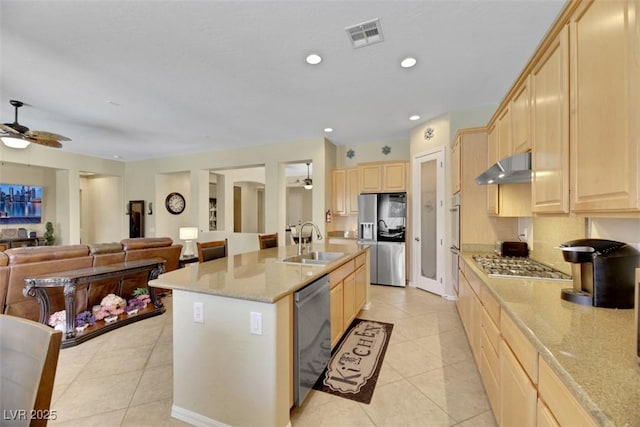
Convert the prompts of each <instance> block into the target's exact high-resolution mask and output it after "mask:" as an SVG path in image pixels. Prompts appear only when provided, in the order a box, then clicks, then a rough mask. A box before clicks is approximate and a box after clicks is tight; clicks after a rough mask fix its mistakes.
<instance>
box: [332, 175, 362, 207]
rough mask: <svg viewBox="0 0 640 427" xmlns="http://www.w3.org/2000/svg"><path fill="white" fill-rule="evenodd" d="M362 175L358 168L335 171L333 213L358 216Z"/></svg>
mask: <svg viewBox="0 0 640 427" xmlns="http://www.w3.org/2000/svg"><path fill="white" fill-rule="evenodd" d="M359 176H360V173H359V171H358V168H347V169H334V170H333V213H334V214H336V215H357V214H358V194H359V193H360V186H359Z"/></svg>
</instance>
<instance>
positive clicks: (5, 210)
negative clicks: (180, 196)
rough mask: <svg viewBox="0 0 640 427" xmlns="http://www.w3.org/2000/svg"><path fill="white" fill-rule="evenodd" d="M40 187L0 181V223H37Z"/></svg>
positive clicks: (40, 201) (39, 212)
mask: <svg viewBox="0 0 640 427" xmlns="http://www.w3.org/2000/svg"><path fill="white" fill-rule="evenodd" d="M41 220H42V187H41V186H38V185H26V184H3V183H0V224H39V223H40V222H41Z"/></svg>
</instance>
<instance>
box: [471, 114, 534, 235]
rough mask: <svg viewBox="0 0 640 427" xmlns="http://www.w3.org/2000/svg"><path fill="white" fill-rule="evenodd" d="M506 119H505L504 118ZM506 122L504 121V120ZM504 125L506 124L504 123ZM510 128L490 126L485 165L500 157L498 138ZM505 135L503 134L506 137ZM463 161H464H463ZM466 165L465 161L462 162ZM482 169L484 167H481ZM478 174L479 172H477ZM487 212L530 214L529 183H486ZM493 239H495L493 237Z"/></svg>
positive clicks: (492, 213) (494, 213) (503, 215)
mask: <svg viewBox="0 0 640 427" xmlns="http://www.w3.org/2000/svg"><path fill="white" fill-rule="evenodd" d="M505 120H506V119H505ZM505 123H506V122H505ZM505 126H506V125H505ZM510 133H511V131H510V130H504V129H503V130H502V133H501V129H500V123H499V122H498V123H497V124H495V125H493V126H491V127H490V128H489V131H488V133H487V151H486V152H487V163H486V164H487V167H489V166H493V165H494V164H495V163H496V162H497V161H498V160H500V159H501V158H503V157H505V156H503V157H500V154H499V150H500V148H499V147H500V140H501V139H502V138H503V136H502V135H503V134H504V135H510ZM506 137H507V136H505V138H506ZM463 163H464V161H463ZM464 164H465V166H466V163H464ZM483 170H484V169H483ZM478 175H479V173H478ZM484 193H485V195H486V200H487V201H486V206H487V213H488V214H489V215H490V216H500V217H523V216H531V184H530V183H520V184H505V185H497V184H488V185H486V190H485V192H484ZM494 241H495V239H494Z"/></svg>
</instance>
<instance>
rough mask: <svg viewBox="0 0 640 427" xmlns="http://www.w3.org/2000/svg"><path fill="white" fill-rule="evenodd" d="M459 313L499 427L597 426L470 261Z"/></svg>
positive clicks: (464, 263)
mask: <svg viewBox="0 0 640 427" xmlns="http://www.w3.org/2000/svg"><path fill="white" fill-rule="evenodd" d="M457 308H458V312H459V314H460V319H461V320H462V325H463V327H464V329H465V332H466V334H467V338H468V340H469V345H470V347H471V350H472V352H473V355H474V358H475V361H476V365H477V367H478V370H479V372H480V376H481V378H482V382H483V385H484V387H485V391H486V393H487V397H488V399H489V402H490V404H491V408H492V410H493V413H494V416H495V418H496V421H497V423H498V425H500V426H505V427H507V426H517V427H520V426H536V425H537V426H539V427H550V426H555V427H557V426H586V427H589V426H595V425H596V423H595V421H594V419H593V418H592V417H591V416H590V415H589V413H588V412H587V411H586V410H585V409H584V407H583V406H582V405H581V404H580V403H579V402H578V401H577V399H576V397H575V396H574V395H573V394H572V393H571V391H570V390H569V389H568V388H567V386H565V385H564V383H563V382H562V380H561V379H560V378H559V377H558V375H557V374H555V372H554V371H553V370H552V369H551V367H550V366H549V364H548V363H547V362H546V361H545V360H544V359H543V358H542V356H541V355H540V354H539V353H538V350H537V349H536V347H535V346H534V344H533V343H532V341H531V340H530V339H529V338H528V337H527V336H526V335H525V334H524V332H522V330H521V329H520V327H518V326H517V325H516V322H515V321H514V320H513V319H512V318H511V317H510V316H509V315H508V314H506V313H504V311H503V310H502V306H501V303H500V301H499V300H498V299H497V298H496V297H495V296H494V294H493V293H492V292H491V291H490V290H489V288H488V287H487V285H486V284H485V283H484V282H483V281H482V280H481V279H480V277H479V276H478V275H476V274H475V273H474V272H473V271H472V268H471V267H470V266H469V265H467V261H465V260H463V261H462V262H461V264H460V292H459V294H458V301H457ZM477 313H480V317H479V318H478V317H476V314H477Z"/></svg>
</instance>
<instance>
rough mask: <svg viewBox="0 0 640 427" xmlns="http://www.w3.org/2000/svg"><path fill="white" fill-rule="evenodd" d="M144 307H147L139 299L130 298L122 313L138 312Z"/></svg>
mask: <svg viewBox="0 0 640 427" xmlns="http://www.w3.org/2000/svg"><path fill="white" fill-rule="evenodd" d="M145 305H147V304H146V303H145V302H143V301H142V300H141V299H139V298H138V297H136V298H131V299H130V300H129V302H128V303H127V306H126V307H125V308H124V311H126V312H127V314H129V313H131V314H133V313H135V312H137V311H138V310H140V309H141V308H144V307H145Z"/></svg>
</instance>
